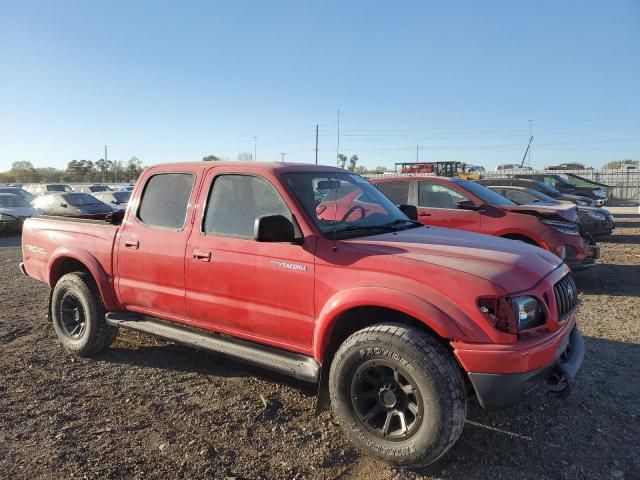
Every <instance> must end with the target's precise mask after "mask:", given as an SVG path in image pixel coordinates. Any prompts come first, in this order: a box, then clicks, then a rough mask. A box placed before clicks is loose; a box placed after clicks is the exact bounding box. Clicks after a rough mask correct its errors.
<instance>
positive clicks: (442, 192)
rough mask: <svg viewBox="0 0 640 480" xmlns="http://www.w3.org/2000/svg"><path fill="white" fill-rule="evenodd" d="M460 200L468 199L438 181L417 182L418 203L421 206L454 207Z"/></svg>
mask: <svg viewBox="0 0 640 480" xmlns="http://www.w3.org/2000/svg"><path fill="white" fill-rule="evenodd" d="M460 200H469V198H468V197H466V196H465V195H463V194H461V193H459V192H457V191H456V190H454V189H452V188H449V187H448V186H446V185H442V184H440V183H435V182H420V183H419V187H418V204H419V206H421V207H427V208H450V209H456V208H458V206H457V203H458V202H459V201H460Z"/></svg>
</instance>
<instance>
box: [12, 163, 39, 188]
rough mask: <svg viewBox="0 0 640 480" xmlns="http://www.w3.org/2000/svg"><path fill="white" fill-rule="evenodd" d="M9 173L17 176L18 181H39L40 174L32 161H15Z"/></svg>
mask: <svg viewBox="0 0 640 480" xmlns="http://www.w3.org/2000/svg"><path fill="white" fill-rule="evenodd" d="M9 173H10V174H11V175H13V176H14V177H15V179H16V180H15V181H16V182H18V183H27V182H37V181H38V174H37V172H36V169H35V168H33V165H32V163H31V162H27V161H20V162H13V163H12V164H11V170H10V171H9Z"/></svg>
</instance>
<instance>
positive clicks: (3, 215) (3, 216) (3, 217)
mask: <svg viewBox="0 0 640 480" xmlns="http://www.w3.org/2000/svg"><path fill="white" fill-rule="evenodd" d="M16 220H18V219H17V218H16V217H14V216H13V215H7V214H6V213H0V221H1V222H15V221H16Z"/></svg>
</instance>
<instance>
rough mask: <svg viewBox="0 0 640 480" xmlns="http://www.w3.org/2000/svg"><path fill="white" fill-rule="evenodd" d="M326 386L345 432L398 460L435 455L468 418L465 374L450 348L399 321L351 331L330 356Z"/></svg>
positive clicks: (420, 462)
mask: <svg viewBox="0 0 640 480" xmlns="http://www.w3.org/2000/svg"><path fill="white" fill-rule="evenodd" d="M329 393H330V395H331V403H332V406H333V411H334V414H335V415H336V417H337V419H338V421H339V422H340V424H341V426H342V428H343V429H344V431H345V432H346V434H347V436H349V438H350V439H351V440H352V441H353V442H354V443H355V444H356V445H357V446H358V447H359V448H360V449H361V450H363V451H364V452H365V453H367V454H369V455H372V456H374V457H377V458H379V459H381V460H383V461H386V462H388V463H392V464H394V465H396V466H402V467H418V466H424V465H428V464H430V463H432V462H434V461H436V460H437V459H438V458H440V457H441V456H442V455H444V453H445V452H446V451H447V450H449V448H451V446H452V445H453V444H454V443H455V442H456V440H457V439H458V437H459V436H460V434H461V433H462V428H463V426H464V421H465V418H466V406H467V404H466V394H465V388H464V380H463V378H462V374H461V372H460V370H459V368H458V367H457V365H456V364H455V362H454V360H453V358H452V357H451V354H450V353H449V352H448V351H447V350H446V349H445V348H444V347H443V346H442V345H441V344H440V343H439V342H438V341H437V340H436V339H435V338H433V337H431V336H429V335H428V334H425V333H423V332H421V331H419V330H417V329H414V328H410V327H407V326H404V325H399V324H381V325H374V326H372V327H368V328H365V329H363V330H360V331H358V332H356V333H354V334H353V335H351V336H350V337H349V338H348V339H347V340H346V341H345V342H344V343H343V344H342V345H341V346H340V348H339V349H338V351H337V352H336V355H335V357H334V360H333V363H332V365H331V370H330V373H329Z"/></svg>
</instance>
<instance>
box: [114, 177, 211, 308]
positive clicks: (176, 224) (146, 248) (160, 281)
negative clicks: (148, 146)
mask: <svg viewBox="0 0 640 480" xmlns="http://www.w3.org/2000/svg"><path fill="white" fill-rule="evenodd" d="M203 170H204V168H203V167H185V168H184V170H181V171H178V172H171V173H168V172H162V171H157V173H156V171H154V170H153V169H151V170H149V171H148V173H147V175H146V176H145V178H144V179H143V183H144V184H143V185H141V186H139V187H138V188H139V191H141V192H142V193H141V196H140V199H139V201H138V202H137V204H136V205H133V208H131V209H130V211H129V212H128V214H127V216H126V217H125V222H124V223H123V224H122V227H121V231H120V234H119V236H118V240H117V249H118V250H117V255H116V263H117V266H116V268H117V270H116V271H117V272H118V275H117V277H116V285H117V291H118V294H119V298H120V301H121V302H122V303H123V304H124V305H125V306H126V307H127V309H129V310H132V311H136V312H140V313H146V314H149V315H157V316H159V317H166V318H171V319H175V320H185V319H186V306H185V286H184V263H185V260H184V255H185V248H186V244H187V239H188V237H189V233H190V232H191V222H192V220H193V210H194V208H195V206H194V203H195V199H196V194H197V192H196V190H197V186H198V184H199V180H200V179H201V176H202V172H203Z"/></svg>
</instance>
